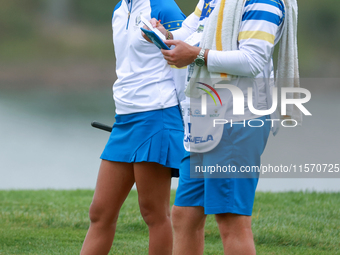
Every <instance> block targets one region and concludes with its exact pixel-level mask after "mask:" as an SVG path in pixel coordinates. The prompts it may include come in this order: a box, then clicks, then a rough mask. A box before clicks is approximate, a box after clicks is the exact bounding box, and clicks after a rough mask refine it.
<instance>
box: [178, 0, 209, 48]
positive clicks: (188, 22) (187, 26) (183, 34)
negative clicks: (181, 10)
mask: <svg viewBox="0 0 340 255" xmlns="http://www.w3.org/2000/svg"><path fill="white" fill-rule="evenodd" d="M203 5H204V0H200V1H199V2H198V4H197V6H196V9H195V11H194V12H193V13H191V14H190V15H189V16H188V17H187V18H186V19H185V20H184V21H183V24H182V27H181V28H180V29H178V30H176V31H174V32H172V35H173V37H174V40H181V41H185V39H187V38H188V37H189V36H190V35H191V34H193V33H194V32H195V31H196V30H197V27H198V22H199V20H200V17H201V14H202V9H203Z"/></svg>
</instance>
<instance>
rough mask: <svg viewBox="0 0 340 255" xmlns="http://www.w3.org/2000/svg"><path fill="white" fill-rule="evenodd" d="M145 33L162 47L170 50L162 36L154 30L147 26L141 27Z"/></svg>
mask: <svg viewBox="0 0 340 255" xmlns="http://www.w3.org/2000/svg"><path fill="white" fill-rule="evenodd" d="M140 29H141V30H142V31H143V32H144V33H145V35H146V36H147V37H148V38H149V39H150V40H151V41H152V42H153V43H154V44H155V45H156V46H157V47H158V48H160V49H164V50H170V48H169V47H168V46H167V45H166V44H165V43H164V42H163V40H162V39H161V38H159V36H158V35H156V33H155V32H154V31H150V30H147V29H145V28H142V27H141V28H140Z"/></svg>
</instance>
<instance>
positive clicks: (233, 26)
mask: <svg viewBox="0 0 340 255" xmlns="http://www.w3.org/2000/svg"><path fill="white" fill-rule="evenodd" d="M243 5H244V1H239V0H221V1H219V3H218V4H217V5H216V7H215V9H214V11H213V12H212V13H211V15H210V17H209V18H208V20H207V22H206V24H205V26H204V31H203V35H202V38H203V39H202V42H201V44H200V47H202V48H204V49H211V50H219V51H230V50H238V48H237V39H238V34H239V29H240V23H241V20H242V9H243ZM222 38H223V39H222ZM233 78H236V76H232V75H228V74H221V73H212V72H209V71H208V69H207V67H206V66H202V67H198V66H195V69H194V72H193V74H192V77H191V79H190V81H189V83H188V85H187V88H186V90H185V94H186V95H187V96H188V97H194V98H199V97H200V96H201V95H202V94H204V92H203V91H202V90H199V89H197V88H196V87H197V86H198V85H197V82H198V81H200V82H201V81H202V79H204V81H205V82H206V83H208V84H215V83H216V79H218V80H225V81H230V80H231V79H233ZM210 79H214V82H209V81H210Z"/></svg>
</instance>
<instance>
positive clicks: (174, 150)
mask: <svg viewBox="0 0 340 255" xmlns="http://www.w3.org/2000/svg"><path fill="white" fill-rule="evenodd" d="M183 136H184V134H183V121H182V117H181V112H180V109H179V106H173V107H170V108H166V109H160V110H154V111H147V112H138V113H132V114H124V115H116V122H115V123H114V125H113V128H112V132H111V135H110V138H109V140H108V142H107V144H106V146H105V149H104V151H103V153H102V155H101V157H100V158H101V159H104V160H109V161H115V162H127V163H136V162H155V163H159V164H161V165H163V166H165V167H169V168H171V169H172V177H178V176H179V173H178V169H179V166H180V163H181V160H182V158H183V156H184V151H185V150H184V146H183Z"/></svg>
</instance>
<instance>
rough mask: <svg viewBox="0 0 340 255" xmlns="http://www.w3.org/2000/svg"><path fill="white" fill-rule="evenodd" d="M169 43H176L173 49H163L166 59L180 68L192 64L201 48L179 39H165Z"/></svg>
mask: <svg viewBox="0 0 340 255" xmlns="http://www.w3.org/2000/svg"><path fill="white" fill-rule="evenodd" d="M164 42H165V43H166V44H167V45H169V46H170V45H175V46H176V47H175V48H174V49H173V50H162V53H163V55H164V59H165V60H166V61H167V62H168V64H169V65H174V66H176V67H178V68H181V67H184V66H187V65H190V64H191V63H192V62H194V60H195V59H196V58H197V55H198V54H199V53H200V50H201V48H198V47H194V46H191V45H189V44H187V43H185V42H183V41H179V40H167V41H164Z"/></svg>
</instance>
